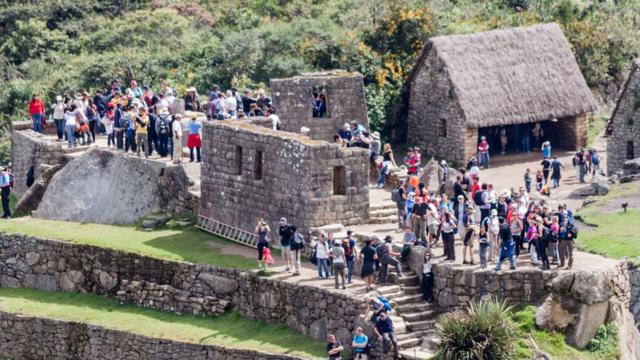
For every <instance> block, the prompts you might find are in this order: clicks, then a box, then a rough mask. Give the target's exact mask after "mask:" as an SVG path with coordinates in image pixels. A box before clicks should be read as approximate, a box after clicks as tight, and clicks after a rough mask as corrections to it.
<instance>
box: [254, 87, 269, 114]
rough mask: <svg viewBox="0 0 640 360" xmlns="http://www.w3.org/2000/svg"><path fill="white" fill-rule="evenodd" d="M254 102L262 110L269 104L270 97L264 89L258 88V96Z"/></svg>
mask: <svg viewBox="0 0 640 360" xmlns="http://www.w3.org/2000/svg"><path fill="white" fill-rule="evenodd" d="M256 104H257V105H258V107H259V108H261V109H263V110H264V109H266V108H268V107H269V106H271V98H270V97H268V96H267V94H266V93H265V91H264V89H258V98H257V99H256Z"/></svg>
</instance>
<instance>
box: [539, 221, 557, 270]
mask: <svg viewBox="0 0 640 360" xmlns="http://www.w3.org/2000/svg"><path fill="white" fill-rule="evenodd" d="M542 219H546V216H545V217H543V218H540V219H536V222H537V223H538V224H539V226H538V231H539V232H538V234H542V235H539V236H538V242H537V244H536V245H537V246H536V253H537V255H538V259H539V260H540V261H542V270H549V268H550V267H549V257H548V255H547V248H548V247H549V244H550V243H551V237H552V236H553V235H552V232H551V230H550V229H549V228H547V227H545V226H544V222H543V220H542Z"/></svg>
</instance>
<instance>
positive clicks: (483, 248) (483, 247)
mask: <svg viewBox="0 0 640 360" xmlns="http://www.w3.org/2000/svg"><path fill="white" fill-rule="evenodd" d="M488 250H489V243H484V242H481V243H480V266H481V267H483V268H485V267H487V251H488Z"/></svg>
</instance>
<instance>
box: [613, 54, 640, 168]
mask: <svg viewBox="0 0 640 360" xmlns="http://www.w3.org/2000/svg"><path fill="white" fill-rule="evenodd" d="M611 123H612V127H613V131H612V133H611V136H610V137H609V139H608V141H607V172H608V173H609V174H613V173H615V172H617V171H620V170H622V167H623V165H624V162H625V161H627V160H632V159H635V158H638V157H640V58H639V59H635V60H634V61H633V64H632V67H631V72H630V73H629V78H628V79H627V82H626V83H625V85H624V88H623V90H622V93H621V94H620V97H619V98H618V104H617V105H616V108H615V110H614V111H613V114H612V116H611Z"/></svg>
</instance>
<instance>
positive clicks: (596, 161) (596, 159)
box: [589, 148, 602, 175]
mask: <svg viewBox="0 0 640 360" xmlns="http://www.w3.org/2000/svg"><path fill="white" fill-rule="evenodd" d="M589 151H590V152H591V163H592V164H593V166H592V172H591V175H595V174H596V172H597V171H598V170H600V161H601V160H602V157H601V156H600V154H598V151H597V150H596V149H593V148H591V149H590V150H589Z"/></svg>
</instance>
